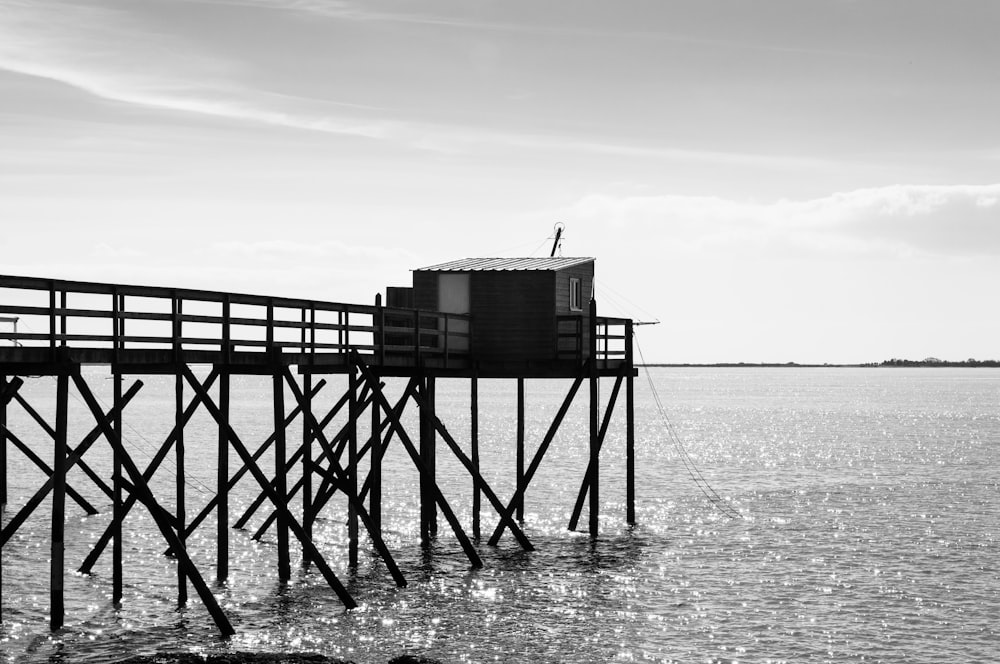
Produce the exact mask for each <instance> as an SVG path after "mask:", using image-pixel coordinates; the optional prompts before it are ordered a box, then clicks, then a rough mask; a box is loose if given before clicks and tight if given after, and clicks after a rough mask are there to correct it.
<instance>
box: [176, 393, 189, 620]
mask: <svg viewBox="0 0 1000 664" xmlns="http://www.w3.org/2000/svg"><path fill="white" fill-rule="evenodd" d="M174 405H175V409H174V429H175V430H176V431H177V440H176V441H175V442H174V459H175V461H174V463H175V465H176V473H177V482H176V505H175V506H174V509H175V513H174V518H175V519H176V528H177V539H178V540H180V543H181V546H186V544H185V542H186V540H187V538H186V536H185V534H184V522H185V520H186V515H185V513H184V502H185V495H184V473H185V470H184V378H183V377H182V376H181V375H180V374H177V375H176V376H174ZM187 601H188V592H187V579H186V577H185V575H184V571H183V570H182V569H181V568H180V566H179V565H178V567H177V606H184V605H186V604H187Z"/></svg>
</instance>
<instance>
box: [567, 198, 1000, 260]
mask: <svg viewBox="0 0 1000 664" xmlns="http://www.w3.org/2000/svg"><path fill="white" fill-rule="evenodd" d="M564 214H565V215H566V217H568V218H570V219H573V218H575V219H579V220H587V221H591V222H601V221H603V222H610V223H614V224H616V225H618V226H620V227H624V228H637V229H639V228H643V227H648V226H650V225H656V226H657V227H658V228H659V229H661V235H662V236H665V237H668V238H670V241H669V245H672V246H675V247H676V246H683V247H685V248H687V249H689V250H697V251H723V250H725V251H734V252H741V251H749V250H754V251H765V252H776V253H781V254H785V255H794V252H797V251H798V252H808V253H810V254H817V253H818V254H831V253H837V254H843V253H845V252H846V253H850V254H886V253H888V254H892V255H895V256H904V255H914V254H919V255H953V256H954V255H966V256H983V255H991V256H992V255H1000V184H991V185H939V186H930V185H893V186H886V187H879V188H868V189H857V190H854V191H847V192H840V193H835V194H831V195H830V196H825V197H821V198H814V199H808V200H786V199H782V200H777V201H773V202H755V201H734V200H728V199H724V198H717V197H697V196H676V195H662V196H612V195H591V196H587V197H584V198H583V199H581V200H579V201H578V202H577V203H576V204H574V205H573V206H571V207H570V208H569V209H567V210H565V211H564Z"/></svg>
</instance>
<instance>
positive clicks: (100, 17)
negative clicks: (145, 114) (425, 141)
mask: <svg viewBox="0 0 1000 664" xmlns="http://www.w3.org/2000/svg"><path fill="white" fill-rule="evenodd" d="M3 8H4V10H5V11H4V12H3V13H2V14H0V69H3V70H6V71H9V72H13V73H18V74H22V75H26V76H34V77H38V78H44V79H49V80H53V81H58V82H60V83H63V84H66V85H69V86H72V87H74V88H77V89H79V90H82V91H85V92H87V93H89V94H92V95H94V96H96V97H99V98H101V99H105V100H110V101H116V102H121V103H124V104H132V105H137V106H144V107H148V108H157V109H163V110H168V111H179V112H184V113H192V114H198V115H203V116H210V117H217V118H231V119H236V120H243V121H249V122H255V123H262V124H268V125H274V126H280V127H288V128H294V129H303V130H308V131H317V132H323V133H330V134H341V135H349V136H359V137H366V138H376V139H378V138H386V137H388V136H389V135H392V134H398V133H400V132H401V130H402V126H401V125H399V124H398V123H393V122H391V121H387V120H373V119H371V118H370V117H352V115H351V114H350V113H349V112H347V113H345V110H348V111H350V110H353V111H354V112H355V114H358V113H359V112H360V111H365V112H366V113H365V115H369V116H370V114H371V112H372V111H375V110H378V109H374V108H373V107H371V106H364V105H359V104H351V103H344V102H336V101H328V100H317V99H303V98H299V97H294V96H289V95H280V94H274V93H270V92H266V91H261V90H255V89H252V88H249V87H243V86H240V85H239V84H238V83H237V82H236V81H238V79H239V78H240V74H241V73H242V67H243V65H241V64H239V63H236V62H234V61H232V60H229V59H226V58H223V57H220V56H215V55H213V54H211V53H210V52H208V51H207V50H206V49H204V48H201V47H200V45H199V44H197V43H191V42H189V41H188V40H186V39H184V38H183V37H182V36H180V35H178V34H173V33H171V34H167V33H160V32H157V31H156V30H155V29H150V28H149V27H148V26H146V25H144V24H142V23H141V22H139V21H136V20H134V18H133V17H132V16H131V15H129V14H128V13H126V12H124V11H115V10H112V9H108V8H101V7H88V6H81V5H79V4H77V3H65V4H64V3H50V4H40V3H38V4H36V3H27V2H17V1H13V2H12V1H10V0H8V2H7V3H6V4H5V5H4V7H3Z"/></svg>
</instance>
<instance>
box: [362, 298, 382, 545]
mask: <svg viewBox="0 0 1000 664" xmlns="http://www.w3.org/2000/svg"><path fill="white" fill-rule="evenodd" d="M379 298H380V299H379V301H381V296H379ZM381 431H382V411H381V410H380V409H379V408H378V407H377V406H374V405H373V406H372V433H371V439H370V440H369V444H370V445H371V452H370V456H369V457H368V458H369V459H370V461H369V471H368V481H367V482H366V485H367V486H368V487H369V493H368V513H369V514H370V515H371V518H372V523H373V524H374V526H375V530H376V531H378V533H379V534H380V535H381V533H382V456H383V451H384V450H383V449H382V434H381Z"/></svg>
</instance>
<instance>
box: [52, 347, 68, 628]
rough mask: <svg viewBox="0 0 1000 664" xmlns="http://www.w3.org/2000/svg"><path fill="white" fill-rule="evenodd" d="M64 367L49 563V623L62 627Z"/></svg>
mask: <svg viewBox="0 0 1000 664" xmlns="http://www.w3.org/2000/svg"><path fill="white" fill-rule="evenodd" d="M67 371H68V367H67V368H66V370H64V371H63V372H60V374H59V376H58V377H57V378H56V440H55V445H54V452H53V461H52V541H51V549H50V554H49V555H50V559H49V561H50V565H49V585H50V589H49V626H50V627H51V629H52V630H53V631H54V630H57V629H59V628H60V627H62V626H63V620H64V616H65V598H64V597H63V593H64V586H63V563H64V557H65V555H66V550H65V543H64V539H63V538H64V535H65V520H66V438H67V435H66V434H67V428H68V410H69V375H68V374H67Z"/></svg>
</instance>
